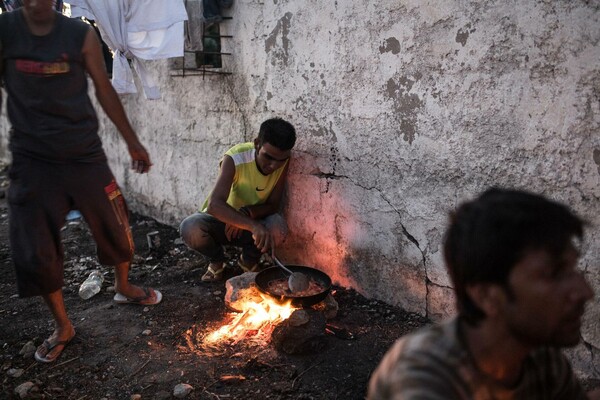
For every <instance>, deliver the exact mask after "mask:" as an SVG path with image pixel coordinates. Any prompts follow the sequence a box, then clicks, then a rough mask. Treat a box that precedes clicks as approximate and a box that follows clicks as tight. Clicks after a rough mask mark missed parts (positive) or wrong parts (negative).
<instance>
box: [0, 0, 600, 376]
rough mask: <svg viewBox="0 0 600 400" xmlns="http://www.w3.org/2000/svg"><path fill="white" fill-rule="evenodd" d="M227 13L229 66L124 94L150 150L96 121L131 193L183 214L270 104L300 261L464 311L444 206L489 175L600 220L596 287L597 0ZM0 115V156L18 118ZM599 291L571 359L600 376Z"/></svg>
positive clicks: (425, 310) (587, 256)
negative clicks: (285, 161)
mask: <svg viewBox="0 0 600 400" xmlns="http://www.w3.org/2000/svg"><path fill="white" fill-rule="evenodd" d="M231 13H232V14H231V16H232V18H233V19H232V20H228V21H227V22H225V23H224V24H222V29H223V32H222V33H223V34H225V35H232V36H233V39H228V40H225V41H224V43H223V50H224V51H225V52H231V53H232V54H233V56H232V57H231V58H226V59H225V65H226V68H227V70H230V71H233V75H232V76H228V77H223V76H218V77H217V76H207V77H204V78H203V77H197V76H196V77H186V78H180V77H172V76H170V73H169V70H168V63H166V62H151V63H148V64H149V68H150V69H151V70H152V71H153V73H154V74H155V77H156V79H157V80H158V82H159V83H160V86H161V92H162V93H163V98H162V99H161V100H158V101H152V102H150V101H146V100H143V99H142V98H141V97H140V96H133V97H126V98H125V99H124V105H125V108H126V109H127V112H128V114H129V116H130V118H131V120H132V123H133V125H134V126H135V127H136V129H137V131H138V133H139V135H140V137H141V138H142V140H143V141H144V143H145V144H146V145H147V147H148V149H149V151H150V152H151V154H152V156H153V161H154V168H153V171H152V173H151V174H149V175H148V176H143V177H140V176H134V174H131V173H129V172H128V168H127V165H128V158H127V154H126V151H125V149H124V146H123V143H122V141H120V139H119V138H118V135H117V134H116V132H115V131H114V128H113V127H112V125H111V124H110V122H108V121H107V120H106V118H105V117H104V116H102V117H101V122H102V127H103V129H102V136H103V139H104V143H105V148H106V150H107V152H108V154H109V157H110V161H111V165H112V166H113V168H114V170H115V172H116V174H117V176H118V178H119V181H120V182H121V184H122V185H123V187H124V189H125V191H126V192H127V193H128V198H129V200H130V203H131V205H132V207H133V208H134V209H136V210H137V211H140V212H144V213H147V214H149V215H152V216H154V217H156V218H158V219H160V220H162V221H165V222H168V223H171V224H173V225H176V224H177V223H178V222H179V220H181V219H182V218H183V217H184V216H186V215H187V214H188V213H191V212H193V211H194V210H195V209H197V207H198V206H199V205H200V204H201V202H202V201H203V200H204V198H205V196H206V195H207V194H208V191H209V190H210V188H211V186H212V184H213V181H214V179H215V177H216V174H217V164H218V159H219V158H220V156H221V154H222V153H223V152H224V151H225V150H226V149H227V148H228V147H229V146H231V145H233V144H235V143H237V142H240V141H244V140H251V139H252V138H253V137H254V135H255V134H256V131H257V129H258V126H259V124H260V122H262V121H263V120H264V119H266V118H269V117H272V116H281V117H283V118H286V119H289V120H290V121H291V122H293V123H294V125H295V126H296V127H297V130H298V133H299V137H298V142H297V146H296V149H295V151H294V159H293V160H292V162H291V165H290V167H291V170H290V182H289V187H288V190H287V198H288V202H287V205H286V208H285V213H286V216H287V218H288V220H289V224H290V228H291V232H292V235H291V237H290V238H289V240H288V242H287V243H286V245H285V247H284V248H282V249H281V252H282V257H283V258H284V259H285V260H286V261H288V262H294V263H300V264H307V265H313V266H316V267H318V268H320V269H322V270H324V271H325V272H327V273H329V274H330V275H331V276H332V277H333V278H334V280H335V281H336V283H338V284H340V285H343V286H349V287H353V288H356V289H357V290H358V291H360V292H361V293H363V294H365V295H367V296H370V297H375V298H378V299H381V300H384V301H386V302H389V303H391V304H396V305H399V306H402V307H404V308H406V309H407V310H410V311H416V312H419V313H421V314H424V315H428V316H430V317H432V318H434V319H438V320H439V319H442V318H445V317H447V316H449V315H451V314H452V313H453V312H454V306H453V300H452V289H451V284H450V282H449V280H448V276H447V274H446V272H445V270H444V266H443V261H442V254H441V253H442V252H441V243H442V238H443V232H444V228H445V226H446V215H447V213H448V211H449V210H451V209H452V208H453V207H455V206H456V205H457V204H458V203H460V202H461V201H463V200H465V199H469V198H472V197H473V196H474V195H476V194H477V193H479V192H481V191H482V190H484V189H485V188H487V187H489V186H491V185H499V186H507V187H518V188H526V189H530V190H533V191H536V192H539V193H543V194H545V195H547V196H549V197H551V198H554V199H556V200H559V201H562V202H565V203H568V204H569V205H571V206H572V207H573V208H574V209H575V210H576V211H577V212H578V213H579V214H580V215H582V216H584V217H585V218H587V219H588V220H590V222H591V223H592V225H591V228H590V229H589V230H588V235H587V240H586V242H585V244H584V248H583V257H582V260H581V268H582V269H583V270H584V271H585V273H586V274H587V276H588V279H589V280H590V282H591V283H592V284H593V286H594V288H595V289H596V292H597V293H600V275H599V272H598V268H597V266H598V265H599V264H600V231H599V230H598V227H600V134H599V132H600V95H599V93H600V5H598V4H597V2H589V1H584V0H573V1H569V2H552V1H542V0H539V1H536V0H514V1H510V2H505V1H500V0H493V1H486V2H464V1H458V0H454V1H452V0H451V1H444V2H438V1H431V0H404V1H396V0H394V1H392V0H382V1H379V2H376V3H373V2H371V3H369V2H367V3H365V2H353V1H333V2H309V3H306V2H293V1H289V0H278V1H266V2H265V1H258V0H239V1H237V2H236V4H235V5H234V7H233V8H232V9H231ZM1 118H2V119H1V120H0V122H1V124H0V158H3V159H7V158H8V153H7V150H6V140H7V139H6V138H7V132H8V124H7V123H6V119H5V116H4V114H3V116H2V117H1ZM598 321H600V300H599V299H598V298H596V299H595V300H594V302H593V304H592V305H591V306H590V307H589V309H588V312H587V313H586V317H585V322H584V327H583V332H582V335H583V338H584V344H582V345H581V346H579V347H577V348H576V349H574V350H573V351H572V352H571V353H570V354H571V358H572V359H573V361H574V363H575V366H576V369H577V371H578V372H579V373H580V374H581V375H584V376H590V377H592V376H593V377H596V378H598V377H600V367H598V363H597V361H596V362H595V363H594V360H598V358H600V350H599V349H600V327H599V322H598Z"/></svg>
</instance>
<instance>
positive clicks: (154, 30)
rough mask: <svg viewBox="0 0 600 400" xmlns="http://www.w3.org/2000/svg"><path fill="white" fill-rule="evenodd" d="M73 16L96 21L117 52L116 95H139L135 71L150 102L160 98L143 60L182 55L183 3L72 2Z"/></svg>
mask: <svg viewBox="0 0 600 400" xmlns="http://www.w3.org/2000/svg"><path fill="white" fill-rule="evenodd" d="M69 3H70V4H71V16H72V17H79V16H83V17H86V18H88V19H93V20H95V21H96V24H97V25H98V29H99V30H100V33H101V35H102V38H103V40H104V41H105V42H106V43H107V44H108V46H109V47H110V48H111V49H112V50H113V51H114V60H113V73H112V84H113V86H114V87H115V90H116V91H117V93H136V92H137V89H136V87H135V82H134V80H133V71H132V70H131V67H130V65H129V61H128V60H132V64H133V67H134V69H135V71H136V72H137V74H138V76H139V77H140V81H141V83H142V87H143V90H144V95H145V96H146V98H147V99H151V100H152V99H159V98H160V91H159V89H158V86H157V85H156V83H155V82H154V80H153V79H152V77H151V76H150V74H149V73H148V71H147V69H146V67H145V65H144V63H143V62H142V60H158V59H162V58H171V57H182V56H183V41H184V37H183V23H184V21H186V20H187V19H188V18H187V13H186V10H185V6H184V3H183V0H170V1H168V2H167V1H164V0H70V1H69Z"/></svg>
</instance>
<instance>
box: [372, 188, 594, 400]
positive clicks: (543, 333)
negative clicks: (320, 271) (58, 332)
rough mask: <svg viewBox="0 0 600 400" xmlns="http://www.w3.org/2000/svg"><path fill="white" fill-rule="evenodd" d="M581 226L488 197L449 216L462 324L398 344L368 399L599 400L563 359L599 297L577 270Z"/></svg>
mask: <svg viewBox="0 0 600 400" xmlns="http://www.w3.org/2000/svg"><path fill="white" fill-rule="evenodd" d="M583 225H584V223H583V221H582V220H581V219H579V218H578V217H577V216H576V215H574V214H573V213H572V212H571V211H570V210H569V209H568V208H567V207H565V206H563V205H561V204H558V203H555V202H553V201H550V200H547V199H545V198H543V197H541V196H538V195H535V194H530V193H526V192H521V191H513V190H500V189H491V190H488V191H487V192H485V193H484V194H483V195H481V196H480V197H479V198H477V199H475V200H474V201H471V202H467V203H465V204H463V205H462V206H460V207H459V208H458V210H456V212H454V213H453V214H452V215H451V218H450V227H449V228H448V231H447V233H446V239H445V244H444V256H445V261H446V265H447V268H448V271H449V274H450V277H451V279H452V282H453V284H454V288H455V290H456V297H457V307H458V312H459V314H458V317H457V318H455V319H453V320H451V321H450V322H447V323H445V324H442V325H438V326H433V327H429V328H426V329H424V330H422V331H419V332H417V333H414V334H412V335H409V336H406V337H404V338H402V339H400V340H398V341H397V342H396V343H395V344H394V346H393V347H392V348H391V349H390V350H389V351H388V353H387V354H386V355H385V356H384V358H383V360H382V361H381V363H380V365H379V366H378V367H377V369H376V370H375V372H374V373H373V376H372V377H371V381H370V384H369V392H368V399H370V400H380V399H398V400H400V399H431V400H434V399H440V400H441V399H461V400H462V399H464V400H467V399H473V400H484V399H485V400H487V399H490V400H491V399H527V400H531V399H564V400H567V399H568V400H573V399H586V398H590V399H597V398H600V396H598V394H599V393H598V391H595V392H593V393H588V395H589V397H587V395H586V393H584V391H583V389H582V387H581V385H580V383H579V382H578V381H577V379H576V377H575V376H574V374H573V371H572V369H571V366H570V364H569V362H568V361H567V359H566V358H565V357H564V355H563V354H562V353H561V351H560V350H559V349H560V348H561V347H570V346H575V345H576V344H577V343H578V342H579V340H580V328H581V317H582V315H583V312H584V306H585V303H587V302H588V301H589V300H590V299H592V297H593V295H594V293H593V291H592V289H591V287H590V286H589V284H588V283H587V282H586V280H585V278H584V277H583V275H582V273H581V272H580V271H579V270H578V269H577V261H578V258H579V249H578V243H579V241H580V240H581V239H582V236H583Z"/></svg>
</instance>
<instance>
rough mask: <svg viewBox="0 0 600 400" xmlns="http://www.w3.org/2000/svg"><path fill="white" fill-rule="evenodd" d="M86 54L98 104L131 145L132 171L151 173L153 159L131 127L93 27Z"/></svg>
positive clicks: (85, 44) (88, 34)
mask: <svg viewBox="0 0 600 400" xmlns="http://www.w3.org/2000/svg"><path fill="white" fill-rule="evenodd" d="M82 54H83V58H84V61H85V68H86V70H87V72H88V73H89V75H90V77H91V78H92V81H93V82H94V87H95V88H96V98H97V99H98V102H99V103H100V105H101V106H102V108H103V109H104V111H105V112H106V115H108V117H109V118H110V120H111V121H112V122H113V123H114V124H115V126H116V127H117V129H118V130H119V132H120V133H121V136H122V137H123V139H124V140H125V143H127V149H128V150H129V154H130V155H131V160H132V168H133V169H134V170H136V171H137V172H139V173H144V172H148V171H149V170H150V166H151V165H152V163H151V162H150V156H149V155H148V152H147V151H146V149H145V148H144V146H142V144H141V143H140V141H139V139H138V137H137V135H136V133H135V131H134V130H133V128H132V127H131V124H130V123H129V120H128V119H127V115H126V114H125V110H124V109H123V105H122V104H121V100H120V99H119V96H118V95H117V92H115V89H114V88H113V86H112V84H111V83H110V81H109V80H108V75H107V74H106V67H105V66H104V58H103V56H102V48H101V47H100V41H99V40H98V36H97V35H96V32H95V31H94V30H93V28H92V27H90V30H89V31H88V33H87V36H86V38H85V42H84V44H83V49H82Z"/></svg>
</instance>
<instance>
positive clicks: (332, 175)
mask: <svg viewBox="0 0 600 400" xmlns="http://www.w3.org/2000/svg"><path fill="white" fill-rule="evenodd" d="M310 175H312V176H316V177H318V178H322V179H326V180H328V181H329V180H339V179H347V180H349V181H350V182H351V183H352V184H354V185H355V186H358V187H360V188H361V189H363V190H367V191H371V190H375V191H376V192H377V193H379V196H380V197H381V198H382V199H383V201H385V202H386V203H387V204H388V205H389V206H390V208H391V209H392V210H393V211H394V212H395V213H396V214H398V217H399V219H400V227H401V228H402V233H403V234H404V236H405V237H406V238H407V239H408V240H409V241H410V242H411V243H413V244H414V245H415V246H416V247H417V249H418V250H419V253H421V259H422V261H423V269H424V270H425V317H428V315H429V285H430V284H433V282H431V281H430V280H429V274H428V272H427V259H426V257H425V251H424V250H422V249H421V245H420V244H419V241H418V240H417V239H416V238H415V237H414V236H413V235H412V234H411V233H410V232H408V229H406V227H405V226H404V224H403V223H402V215H401V214H400V211H399V210H398V209H396V207H394V205H393V204H392V203H391V202H390V201H389V200H388V199H387V198H386V197H385V195H384V194H383V192H382V191H381V190H380V189H379V188H378V187H376V186H363V185H361V184H360V183H358V182H356V181H354V180H353V179H352V178H350V177H348V176H346V175H336V174H335V173H322V172H320V173H313V174H310ZM327 188H329V185H328V186H327ZM336 218H337V216H336ZM438 286H439V285H438Z"/></svg>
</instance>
